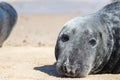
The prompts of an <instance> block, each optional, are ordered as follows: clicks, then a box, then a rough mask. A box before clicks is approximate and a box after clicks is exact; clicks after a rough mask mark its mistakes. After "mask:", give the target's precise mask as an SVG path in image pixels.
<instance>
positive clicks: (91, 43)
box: [89, 39, 97, 46]
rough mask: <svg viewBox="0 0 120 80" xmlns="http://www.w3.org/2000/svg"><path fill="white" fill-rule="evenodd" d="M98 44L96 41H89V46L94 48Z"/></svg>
mask: <svg viewBox="0 0 120 80" xmlns="http://www.w3.org/2000/svg"><path fill="white" fill-rule="evenodd" d="M96 43H97V42H96V40H95V39H91V40H90V41H89V44H90V45H92V46H95V45H96Z"/></svg>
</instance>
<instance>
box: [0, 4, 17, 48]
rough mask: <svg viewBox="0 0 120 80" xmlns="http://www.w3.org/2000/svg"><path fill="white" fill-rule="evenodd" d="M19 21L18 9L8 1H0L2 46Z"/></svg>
mask: <svg viewBox="0 0 120 80" xmlns="http://www.w3.org/2000/svg"><path fill="white" fill-rule="evenodd" d="M16 21H17V12H16V10H15V9H14V8H13V7H12V6H11V5H10V4H8V3H6V2H0V47H2V45H3V43H4V41H5V40H6V39H7V38H8V37H9V35H10V33H11V31H12V29H13V27H14V25H15V23H16Z"/></svg>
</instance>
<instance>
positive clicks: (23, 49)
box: [0, 14, 120, 80]
mask: <svg viewBox="0 0 120 80" xmlns="http://www.w3.org/2000/svg"><path fill="white" fill-rule="evenodd" d="M75 16H78V15H77V14H66V15H65V14H64V15H20V16H19V18H18V23H17V24H16V26H15V28H14V30H13V31H12V33H11V35H10V37H9V38H8V39H7V41H6V42H5V43H4V46H3V47H2V48H0V80H120V77H119V76H120V75H119V74H117V75H112V74H104V75H89V76H87V77H86V78H63V77H60V76H59V75H58V74H57V72H56V70H55V66H54V65H53V64H54V63H55V57H54V46H55V42H56V39H57V36H58V33H59V32H60V29H61V28H62V25H63V24H64V23H65V22H66V21H68V20H69V19H71V18H73V17H75Z"/></svg>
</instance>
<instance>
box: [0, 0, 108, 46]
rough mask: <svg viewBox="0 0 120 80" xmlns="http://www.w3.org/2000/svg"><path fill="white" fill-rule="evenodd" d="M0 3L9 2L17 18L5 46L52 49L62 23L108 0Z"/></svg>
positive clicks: (22, 0) (95, 8)
mask: <svg viewBox="0 0 120 80" xmlns="http://www.w3.org/2000/svg"><path fill="white" fill-rule="evenodd" d="M0 1H3V0H0ZM4 1H6V2H8V3H10V4H11V5H12V6H13V7H14V8H15V9H16V10H17V12H18V15H19V17H18V22H17V24H16V26H15V28H14V30H13V31H12V33H11V35H10V37H9V38H8V40H7V41H6V42H5V45H6V46H54V45H55V43H56V39H57V36H58V34H59V32H60V30H61V29H62V27H63V26H62V25H63V24H64V23H65V22H67V21H68V20H70V19H72V18H74V17H77V16H84V15H88V14H91V13H94V12H96V11H98V10H99V9H101V8H102V7H104V6H105V5H106V4H108V3H110V0H4Z"/></svg>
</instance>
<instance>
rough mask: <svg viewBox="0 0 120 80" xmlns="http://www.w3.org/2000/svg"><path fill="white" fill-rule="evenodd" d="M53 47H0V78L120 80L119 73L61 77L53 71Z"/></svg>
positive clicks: (14, 79) (13, 79)
mask: <svg viewBox="0 0 120 80" xmlns="http://www.w3.org/2000/svg"><path fill="white" fill-rule="evenodd" d="M54 62H55V57H54V48H53V47H3V48H1V49H0V80H120V75H119V74H117V75H111V74H104V75H89V76H87V77H85V78H62V77H60V76H59V75H58V74H57V72H56V71H55V66H54V65H53V64H54Z"/></svg>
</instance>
